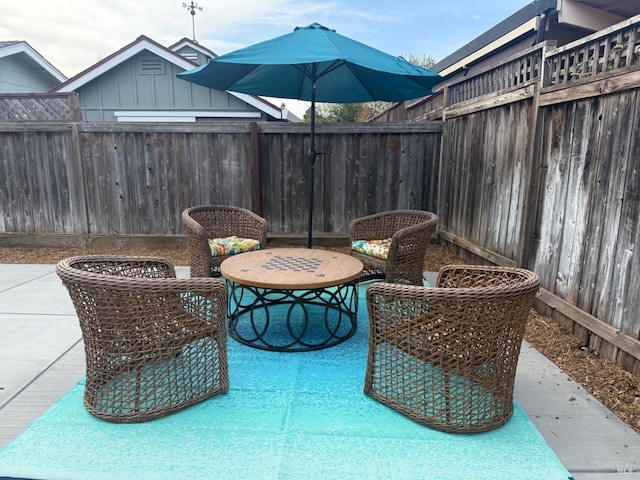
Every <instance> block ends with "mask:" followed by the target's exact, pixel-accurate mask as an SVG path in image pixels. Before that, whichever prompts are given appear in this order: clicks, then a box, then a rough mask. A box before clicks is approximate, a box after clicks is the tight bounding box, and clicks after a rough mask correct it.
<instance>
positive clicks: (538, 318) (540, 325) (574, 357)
mask: <svg viewBox="0 0 640 480" xmlns="http://www.w3.org/2000/svg"><path fill="white" fill-rule="evenodd" d="M336 250H344V249H336ZM87 253H102V254H115V255H142V256H160V257H165V258H168V259H170V260H171V261H172V262H173V263H174V264H175V265H188V264H189V254H188V252H187V251H186V250H149V249H135V250H131V249H127V250H122V249H111V250H105V249H101V250H87V249H81V248H67V249H59V248H37V249H36V248H18V247H8V248H0V263H21V264H30V263H37V264H42V263H45V264H54V263H57V262H58V261H59V260H61V259H63V258H66V257H70V256H74V255H83V254H87ZM456 263H458V264H459V263H464V261H463V260H461V259H460V258H458V257H456V256H454V255H452V254H451V253H450V252H449V251H448V250H446V249H445V248H443V247H440V246H434V247H433V248H430V249H429V252H428V254H427V257H426V258H425V270H427V271H438V270H439V269H440V267H442V266H444V265H450V264H456ZM525 338H526V340H527V341H528V342H529V343H531V344H532V345H533V346H534V347H535V348H536V349H537V350H538V351H539V352H541V353H542V354H543V355H545V356H546V357H547V358H548V359H549V360H551V361H552V362H554V363H555V364H556V365H557V366H558V367H559V368H561V369H562V370H563V371H565V372H566V373H567V374H568V375H569V376H570V377H571V378H573V380H575V381H576V382H577V383H579V384H581V385H582V387H583V388H584V389H585V390H586V391H587V392H589V393H590V394H591V395H593V396H594V397H595V398H597V399H598V400H599V401H600V402H602V403H603V404H604V405H606V406H607V408H609V409H610V410H611V411H612V412H614V413H615V414H616V415H617V416H618V417H619V418H620V419H621V420H623V421H624V422H625V423H626V424H627V425H629V426H630V427H632V428H633V429H634V430H636V431H637V432H638V433H640V377H638V376H635V375H633V374H631V373H629V372H626V371H625V370H623V369H621V368H619V367H617V366H616V365H614V364H613V363H612V362H610V361H609V360H606V359H603V358H599V357H598V356H596V355H594V354H593V353H592V352H589V351H587V350H585V349H584V348H583V347H582V345H580V343H579V342H578V340H577V339H576V338H575V337H573V336H572V335H569V334H567V333H566V332H564V331H563V330H562V329H561V328H560V326H559V325H558V324H556V323H555V322H554V321H553V320H551V319H550V318H548V317H544V316H542V315H539V314H538V313H537V312H535V311H532V312H531V315H530V317H529V321H528V322H527V330H526V333H525Z"/></svg>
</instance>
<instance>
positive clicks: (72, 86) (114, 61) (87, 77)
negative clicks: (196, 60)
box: [57, 40, 196, 92]
mask: <svg viewBox="0 0 640 480" xmlns="http://www.w3.org/2000/svg"><path fill="white" fill-rule="evenodd" d="M145 50H148V51H149V52H151V53H154V54H155V55H158V56H159V57H161V58H163V59H165V60H166V61H167V62H170V63H173V64H175V65H177V66H179V67H180V68H184V69H185V70H189V69H191V68H195V67H196V65H195V64H193V63H191V62H189V61H188V60H185V59H184V58H182V57H180V56H179V55H178V54H172V53H170V52H167V51H166V50H165V49H163V48H160V47H158V46H157V45H154V44H152V43H149V42H147V41H146V40H142V41H140V42H138V43H136V44H134V45H132V46H131V47H130V48H127V49H126V50H124V51H123V52H120V54H118V55H116V56H114V57H112V58H110V59H109V60H107V61H106V62H104V63H101V64H99V65H97V66H96V67H95V68H92V69H90V70H89V71H88V72H87V73H86V74H84V75H79V76H78V78H76V79H75V80H74V81H72V82H69V83H68V84H66V85H64V86H63V87H62V88H60V89H59V90H57V91H58V92H73V91H74V90H76V89H77V88H80V87H82V86H83V85H86V84H87V83H89V82H91V81H92V80H95V79H96V78H98V77H99V76H101V75H103V74H104V73H106V72H108V71H109V70H111V69H112V68H114V67H116V66H118V65H120V64H121V63H122V62H124V61H126V60H129V59H130V58H131V57H134V56H135V55H137V54H138V53H140V52H143V51H145Z"/></svg>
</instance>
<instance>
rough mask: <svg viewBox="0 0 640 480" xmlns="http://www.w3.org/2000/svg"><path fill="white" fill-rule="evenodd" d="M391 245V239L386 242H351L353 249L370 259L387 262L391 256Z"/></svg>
mask: <svg viewBox="0 0 640 480" xmlns="http://www.w3.org/2000/svg"><path fill="white" fill-rule="evenodd" d="M389 245H391V239H390V238H387V239H385V240H354V241H353V242H351V249H352V250H354V251H356V252H358V253H363V254H365V255H369V256H370V257H376V258H380V259H382V260H386V259H387V256H388V255H389Z"/></svg>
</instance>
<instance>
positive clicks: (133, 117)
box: [51, 35, 301, 122]
mask: <svg viewBox="0 0 640 480" xmlns="http://www.w3.org/2000/svg"><path fill="white" fill-rule="evenodd" d="M215 56H216V55H215V54H214V53H213V52H211V51H210V50H208V49H206V48H203V47H201V46H200V45H198V44H197V43H195V42H193V41H190V40H187V39H183V40H180V41H179V42H178V43H176V44H174V45H172V46H171V47H169V48H166V47H164V46H162V45H160V44H159V43H157V42H155V41H153V40H151V39H150V38H148V37H145V36H144V35H142V36H140V37H138V38H137V39H136V40H135V41H134V42H132V43H130V44H129V45H126V46H125V47H123V48H122V49H120V50H118V51H117V52H115V53H113V54H111V55H109V56H108V57H106V58H105V59H103V60H101V61H99V62H98V63H96V64H95V65H93V66H91V67H89V68H87V69H86V70H84V71H83V72H81V73H79V74H78V75H76V76H75V77H73V78H70V79H69V80H67V81H66V82H64V83H62V84H60V85H58V86H57V87H55V88H54V89H52V90H51V91H52V92H77V93H78V95H79V97H80V109H81V111H82V114H83V118H84V120H85V121H89V122H114V121H126V122H204V121H301V120H300V119H298V118H297V117H295V116H294V115H292V114H291V113H289V112H288V111H287V110H282V109H280V108H279V107H277V106H275V105H273V104H272V103H270V102H268V101H266V100H264V99H262V98H260V97H256V96H253V95H246V94H242V93H231V92H222V91H219V90H212V89H209V88H206V87H202V86H199V85H195V84H193V83H191V82H187V81H185V80H182V79H179V78H177V77H176V75H177V74H178V73H180V72H183V71H185V70H190V69H192V68H195V67H197V66H198V65H199V64H202V63H205V62H206V61H208V60H209V59H210V58H212V57H215Z"/></svg>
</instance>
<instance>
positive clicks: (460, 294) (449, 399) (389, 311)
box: [364, 265, 540, 433]
mask: <svg viewBox="0 0 640 480" xmlns="http://www.w3.org/2000/svg"><path fill="white" fill-rule="evenodd" d="M539 285H540V280H539V278H538V276H537V275H536V274H534V273H532V272H530V271H528V270H525V269H514V268H504V267H480V266H456V265H452V266H448V267H444V268H443V269H442V270H441V271H440V273H439V276H438V283H437V287H436V288H426V287H418V286H413V285H398V284H389V283H374V284H372V285H371V286H370V287H369V289H368V290H367V306H368V309H369V319H370V324H371V325H370V331H369V353H368V359H367V368H366V375H365V387H364V392H365V394H366V395H368V396H370V397H372V398H375V399H377V400H379V401H380V402H382V403H384V404H385V405H388V406H389V407H391V408H393V409H395V410H397V411H398V412H400V413H402V414H404V415H406V416H407V417H409V418H410V419H412V420H414V421H416V422H418V423H421V424H423V425H426V426H428V427H432V428H435V429H437V430H442V431H445V432H460V433H472V432H484V431H488V430H493V429H495V428H497V427H499V426H501V425H503V424H504V423H505V422H506V421H507V420H508V419H509V418H510V417H511V415H512V414H513V385H514V379H515V373H516V365H517V362H518V356H519V354H520V346H521V342H522V336H523V334H524V328H525V323H526V321H527V317H528V315H529V312H530V309H531V306H532V302H533V298H534V296H535V294H536V292H537V291H538V287H539Z"/></svg>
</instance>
